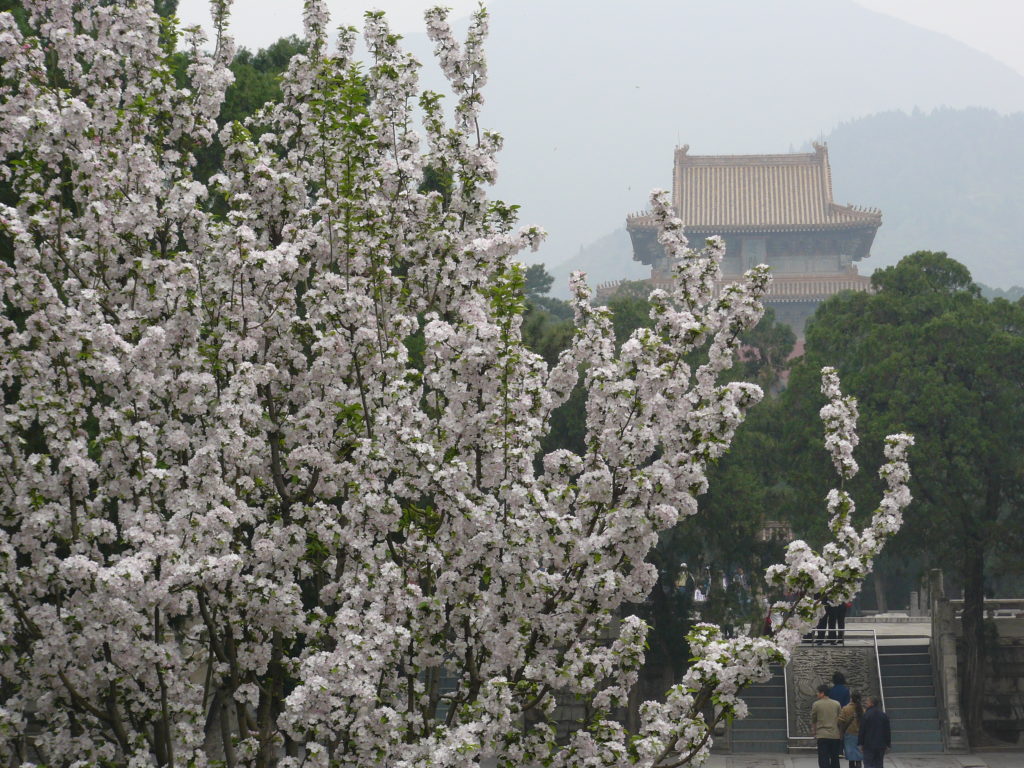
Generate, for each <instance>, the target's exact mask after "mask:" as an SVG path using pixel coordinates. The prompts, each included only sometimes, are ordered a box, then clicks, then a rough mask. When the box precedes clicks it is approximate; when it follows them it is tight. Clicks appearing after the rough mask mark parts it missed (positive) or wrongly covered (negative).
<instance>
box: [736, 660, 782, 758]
mask: <svg viewBox="0 0 1024 768" xmlns="http://www.w3.org/2000/svg"><path fill="white" fill-rule="evenodd" d="M771 670H772V679H771V680H769V681H768V682H767V683H759V684H758V685H752V686H750V688H747V689H746V690H745V691H744V692H743V693H742V694H741V695H742V697H743V699H744V701H746V702H747V707H748V709H749V712H750V714H749V715H747V717H746V719H744V720H737V721H735V722H734V723H733V724H732V751H733V752H737V753H751V752H785V751H786V745H787V742H786V683H785V680H784V679H783V675H782V667H781V666H778V665H773V666H772V668H771Z"/></svg>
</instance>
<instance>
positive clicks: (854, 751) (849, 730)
mask: <svg viewBox="0 0 1024 768" xmlns="http://www.w3.org/2000/svg"><path fill="white" fill-rule="evenodd" d="M862 717H864V705H863V704H862V703H861V696H860V691H854V692H853V693H851V694H850V703H849V704H847V705H846V706H845V707H843V708H842V709H841V710H839V735H840V737H841V738H842V740H843V752H844V753H845V754H846V759H847V760H849V761H850V768H861V760H863V759H864V755H863V753H862V752H861V751H860V747H859V746H857V733H858V731H860V720H861V718H862Z"/></svg>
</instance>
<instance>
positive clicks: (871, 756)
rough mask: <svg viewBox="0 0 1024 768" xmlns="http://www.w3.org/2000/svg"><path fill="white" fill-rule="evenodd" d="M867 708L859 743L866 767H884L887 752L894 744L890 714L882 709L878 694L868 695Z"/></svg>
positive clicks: (858, 735)
mask: <svg viewBox="0 0 1024 768" xmlns="http://www.w3.org/2000/svg"><path fill="white" fill-rule="evenodd" d="M865 704H866V705H867V709H865V710H864V718H863V719H862V720H861V722H860V731H859V732H858V733H857V744H858V745H859V746H860V749H861V752H863V753H864V768H884V766H885V752H886V750H887V749H889V747H890V746H892V732H891V731H890V729H889V716H888V715H887V714H885V712H883V711H882V707H881V706H879V704H878V697H877V696H868V697H867V700H866V701H865Z"/></svg>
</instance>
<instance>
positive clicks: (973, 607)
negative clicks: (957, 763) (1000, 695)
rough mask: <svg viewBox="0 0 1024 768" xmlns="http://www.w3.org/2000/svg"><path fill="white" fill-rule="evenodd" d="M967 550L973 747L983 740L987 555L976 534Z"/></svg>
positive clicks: (967, 703) (966, 698) (967, 696)
mask: <svg viewBox="0 0 1024 768" xmlns="http://www.w3.org/2000/svg"><path fill="white" fill-rule="evenodd" d="M965 545H966V548H965V550H964V610H963V615H962V618H961V621H962V624H963V630H964V640H963V642H964V674H963V681H964V685H963V692H962V696H963V708H964V720H965V721H966V724H967V738H968V739H969V740H970V744H971V746H972V747H976V746H979V745H981V744H982V743H983V740H984V733H985V732H984V729H983V727H982V701H983V696H984V693H985V656H986V654H985V591H984V579H985V555H984V550H983V548H982V545H981V541H980V540H979V539H978V537H977V535H974V534H970V533H969V534H968V536H967V541H966V542H965Z"/></svg>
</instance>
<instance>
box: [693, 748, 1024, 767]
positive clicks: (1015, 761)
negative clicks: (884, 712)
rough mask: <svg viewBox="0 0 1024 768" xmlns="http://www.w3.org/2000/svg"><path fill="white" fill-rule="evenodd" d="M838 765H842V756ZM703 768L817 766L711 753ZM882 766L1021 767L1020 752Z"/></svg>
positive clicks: (911, 758)
mask: <svg viewBox="0 0 1024 768" xmlns="http://www.w3.org/2000/svg"><path fill="white" fill-rule="evenodd" d="M840 765H841V766H843V768H846V766H847V765H848V763H847V761H846V760H845V759H843V760H841V761H840ZM704 766H705V768H818V758H817V757H815V756H814V755H768V754H766V755H712V756H711V759H710V760H708V762H706V763H705V764H704ZM885 768H1024V751H1022V752H986V753H984V754H977V755H910V754H907V755H901V754H899V753H897V752H890V753H889V754H888V755H886V756H885Z"/></svg>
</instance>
